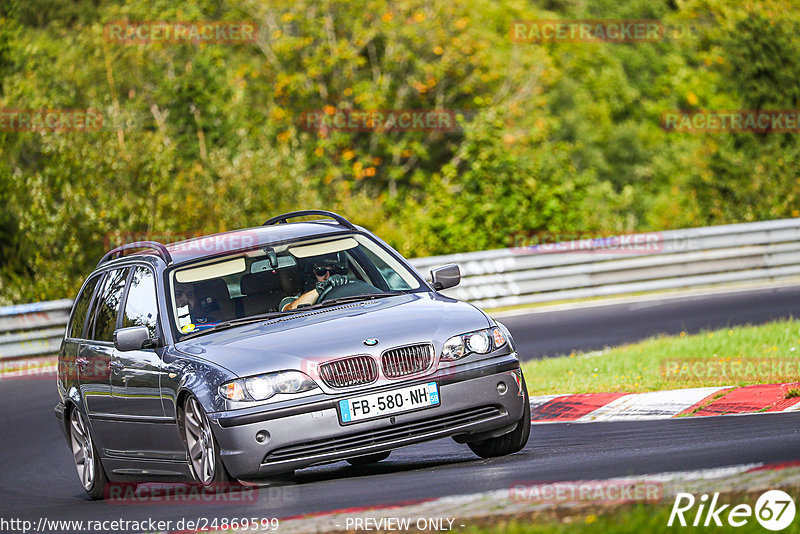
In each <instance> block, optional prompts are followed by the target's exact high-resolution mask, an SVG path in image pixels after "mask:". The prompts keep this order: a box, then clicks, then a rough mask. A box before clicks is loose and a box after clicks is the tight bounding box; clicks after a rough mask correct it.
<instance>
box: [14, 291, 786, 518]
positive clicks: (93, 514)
mask: <svg viewBox="0 0 800 534" xmlns="http://www.w3.org/2000/svg"><path fill="white" fill-rule="evenodd" d="M798 295H800V289H797V288H795V289H792V290H778V291H773V292H770V291H767V292H764V294H763V295H758V296H756V295H753V294H750V295H749V296H748V297H747V299H746V302H747V303H748V305H747V306H744V305H741V304H742V303H743V301H742V300H740V299H739V297H727V296H717V297H714V298H703V299H693V300H691V302H690V303H689V304H687V305H686V306H684V307H683V308H682V309H683V310H690V311H691V310H694V311H691V313H690V315H689V316H688V317H682V318H678V317H676V316H675V314H676V313H679V311H676V310H680V309H681V308H680V306H681V304H680V303H676V302H670V303H667V304H664V309H661V310H660V311H659V308H660V306H659V305H654V304H653V303H649V304H648V306H647V308H645V309H644V311H643V310H642V308H639V307H629V308H628V311H627V313H628V319H627V321H624V320H623V318H622V316H623V315H624V314H625V306H621V307H617V306H615V309H613V310H611V309H608V307H605V309H603V311H602V312H601V313H600V314H599V315H598V314H597V309H596V308H591V309H589V310H580V311H579V312H577V313H578V315H580V316H583V317H585V318H586V320H587V321H590V322H591V321H604V320H605V319H604V317H608V321H609V325H608V326H606V327H600V326H597V327H592V330H593V331H596V332H598V334H596V335H594V336H590V335H589V333H588V332H578V333H577V334H576V335H574V336H572V337H570V339H569V341H568V342H569V343H570V344H572V346H573V348H588V347H596V346H598V345H599V346H603V345H605V344H614V343H617V342H618V341H615V340H617V339H619V338H625V339H626V340H629V339H633V338H635V336H634V337H633V338H631V337H627V336H626V334H627V332H625V331H624V328H623V326H624V324H628V325H632V324H634V323H636V324H637V325H638V324H640V323H644V326H642V327H641V328H635V329H634V330H635V333H636V336H647V335H651V334H653V333H656V332H659V331H664V332H670V331H674V330H673V329H674V328H681V329H684V330H687V331H693V330H697V329H700V328H702V327H705V326H719V325H725V324H738V323H739V322H762V321H764V320H769V319H771V318H775V317H781V316H786V315H788V314H791V313H794V314H795V315H797V306H796V303H797V302H798V301H799V300H800V299H798V298H797V297H798ZM717 300H722V301H723V303H722V304H720V303H718V302H716V301H717ZM769 302H772V303H773V304H774V306H772V310H771V312H769V313H768V311H769V310H768V308H770V306H769V305H768V303H769ZM704 306H705V307H706V313H703V310H702V309H699V310H698V309H697V308H698V307H699V308H703V307H704ZM653 309H655V311H654V310H653ZM737 309H738V310H740V311H742V313H741V314H738V315H737V314H736V313H735V311H736V310H737ZM588 312H591V313H588ZM645 312H646V313H645ZM656 312H658V313H656ZM687 313H688V312H687ZM558 314H559V315H560V314H561V312H558ZM659 314H661V315H660V316H662V317H664V324H663V325H658V324H657V322H656V317H658V316H659ZM567 315H569V314H567ZM528 317H530V320H531V323H530V324H527V325H526V323H524V322H522V323H521V322H520V321H522V318H520V317H513V318H511V317H509V318H508V319H507V320H506V321H505V322H506V323H507V324H509V326H510V327H511V328H512V331H513V332H514V335H515V337H516V339H518V340H519V341H520V344H521V348H522V351H523V353H527V354H539V355H540V354H542V353H547V351H544V350H543V349H541V346H542V344H545V342H547V343H549V344H547V345H546V346H549V347H555V346H559V345H558V343H557V341H558V340H557V339H553V337H558V336H559V335H564V334H562V333H563V332H573V333H574V332H575V331H574V330H570V329H569V328H567V326H565V325H564V324H563V322H564V320H565V316H563V315H561V317H560V319H558V318H550V317H548V315H547V314H534V315H530V316H528ZM511 319H513V320H511ZM542 323H545V324H551V325H554V327H553V328H551V329H547V328H545V327H544V326H542ZM571 324H572V325H573V328H577V326H575V325H576V324H579V323H571ZM615 324H616V325H618V327H617V328H612V327H611V325H615ZM520 325H522V326H520ZM555 326H557V327H558V328H555ZM520 328H522V330H520ZM586 328H587V329H588V328H590V325H588V324H587V325H586ZM544 332H550V333H551V334H550V335H551V337H550V338H549V340H548V339H547V337H546V336H544V335H543V333H544ZM532 333H538V335H536V336H533V335H532ZM529 334H530V335H531V337H529ZM630 334H631V335H633V334H634V332H631V333H630ZM570 335H571V334H570ZM531 339H533V340H534V341H533V343H534V345H536V347H533V346H532V345H531V343H532V341H531ZM579 341H580V343H582V344H577V343H578V342H579ZM547 350H553V349H547ZM536 351H540V352H538V353H537V352H536ZM56 401H57V395H56V392H55V385H54V384H53V381H52V377H51V378H49V379H47V380H45V379H27V380H5V381H2V380H0V406H2V409H3V416H2V419H0V421H2V423H1V424H0V458H2V461H0V519H5V520H9V519H27V520H31V521H34V523H36V522H38V521H39V519H40V518H47V519H48V520H54V519H73V520H116V519H120V518H122V519H128V520H136V521H141V520H146V519H155V520H158V519H161V520H172V521H173V522H175V521H178V520H180V519H186V518H198V517H206V518H214V517H217V518H229V519H230V518H234V517H278V518H286V517H292V516H298V515H305V514H314V513H322V512H326V511H331V510H338V509H343V508H353V507H371V506H381V505H391V504H395V503H399V502H404V501H417V500H422V499H429V498H434V497H441V496H446V495H456V494H466V493H475V492H481V491H489V490H497V489H507V488H509V486H511V485H512V484H513V483H518V482H521V481H558V480H586V479H592V478H607V477H617V476H633V475H644V474H648V473H659V472H669V471H684V470H696V469H704V468H710V467H722V466H727V465H736V464H743V463H753V462H784V461H792V460H798V459H800V432H798V431H800V413H782V414H757V415H751V416H737V417H718V418H696V419H671V420H660V421H631V422H606V423H590V424H568V423H561V424H549V425H535V426H534V427H533V430H532V434H531V440H530V441H529V443H528V445H527V447H526V448H525V449H524V450H523V451H522V452H520V453H517V454H515V455H512V456H509V457H505V458H498V459H492V460H481V459H478V458H477V457H476V456H474V455H473V454H472V453H471V451H470V450H469V449H468V448H467V447H466V446H464V445H459V444H456V443H454V442H453V441H451V440H449V439H448V440H439V441H436V442H432V443H428V444H422V445H416V446H413V447H408V448H405V449H401V450H398V451H394V452H393V453H392V456H391V457H390V458H389V459H388V460H386V461H384V462H381V463H380V464H376V465H373V466H368V467H358V468H356V467H351V466H349V464H346V463H344V462H339V463H336V464H330V465H326V466H319V467H315V468H310V469H306V470H302V471H299V472H298V473H297V474H296V476H295V478H294V480H293V481H292V482H289V483H282V484H283V485H278V486H274V487H272V489H270V488H261V489H260V490H259V500H258V502H257V503H247V504H242V503H241V502H225V501H224V500H220V502H216V503H213V504H208V503H207V504H180V505H178V504H175V503H171V504H170V505H169V506H165V505H163V504H158V503H153V502H148V503H136V504H127V505H125V504H109V503H106V502H102V501H99V502H91V501H89V500H88V499H87V498H86V497H85V495H84V493H83V490H82V489H81V487H80V484H79V482H78V478H77V475H76V473H75V469H74V467H73V464H72V459H71V457H70V452H69V450H68V448H67V445H66V442H65V440H64V438H63V436H62V434H61V432H60V430H59V429H58V427H57V425H56V422H55V418H54V416H53V411H52V409H53V406H54V405H55V403H56ZM720 489H722V488H720ZM173 524H174V523H173ZM2 530H3V531H4V532H14V530H11V529H5V528H4V529H2Z"/></svg>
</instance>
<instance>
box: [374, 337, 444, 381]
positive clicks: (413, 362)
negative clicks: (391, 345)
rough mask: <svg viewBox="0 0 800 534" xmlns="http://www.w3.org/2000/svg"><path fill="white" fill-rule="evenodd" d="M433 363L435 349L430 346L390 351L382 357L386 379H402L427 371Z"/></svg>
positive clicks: (416, 346)
mask: <svg viewBox="0 0 800 534" xmlns="http://www.w3.org/2000/svg"><path fill="white" fill-rule="evenodd" d="M432 363H433V347H432V346H431V345H429V344H424V345H409V346H407V347H399V348H396V349H389V350H387V351H386V352H384V353H383V355H382V356H381V365H382V366H383V374H384V376H386V378H400V377H403V376H409V375H415V374H418V373H421V372H423V371H425V370H427V369H428V368H429V367H430V366H431V364H432Z"/></svg>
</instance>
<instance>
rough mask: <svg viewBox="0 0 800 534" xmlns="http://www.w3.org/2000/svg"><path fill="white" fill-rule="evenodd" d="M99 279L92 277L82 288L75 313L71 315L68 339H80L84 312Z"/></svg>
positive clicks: (84, 317)
mask: <svg viewBox="0 0 800 534" xmlns="http://www.w3.org/2000/svg"><path fill="white" fill-rule="evenodd" d="M101 278H102V276H94V277H92V278H91V279H90V280H89V281H88V282H86V285H85V286H83V291H82V292H81V294H80V295H79V296H78V300H77V302H76V303H75V313H73V314H72V319H71V322H70V326H69V337H71V338H75V339H80V338H81V337H82V335H83V323H84V322H85V321H86V312H87V311H88V310H89V303H91V301H92V293H94V288H95V287H96V286H97V282H98V281H99V280H100V279H101Z"/></svg>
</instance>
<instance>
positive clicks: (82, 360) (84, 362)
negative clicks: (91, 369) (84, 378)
mask: <svg viewBox="0 0 800 534" xmlns="http://www.w3.org/2000/svg"><path fill="white" fill-rule="evenodd" d="M75 363H77V364H78V366H79V367H86V366H87V365H89V360H87V359H86V358H84V357H80V358H76V359H75Z"/></svg>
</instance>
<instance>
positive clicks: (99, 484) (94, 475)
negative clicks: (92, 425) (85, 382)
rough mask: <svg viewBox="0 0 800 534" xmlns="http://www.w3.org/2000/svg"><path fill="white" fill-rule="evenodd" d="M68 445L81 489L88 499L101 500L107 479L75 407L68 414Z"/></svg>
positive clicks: (88, 433)
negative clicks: (87, 495)
mask: <svg viewBox="0 0 800 534" xmlns="http://www.w3.org/2000/svg"><path fill="white" fill-rule="evenodd" d="M69 443H70V447H71V448H72V458H73V460H74V461H75V468H76V469H77V470H78V478H79V479H80V481H81V485H82V486H83V489H84V490H86V493H88V494H89V498H90V499H92V500H96V499H102V498H103V492H104V491H105V488H106V484H107V483H108V477H106V472H105V471H104V470H103V466H102V465H101V464H100V456H99V455H98V454H97V450H96V449H95V447H94V442H93V441H92V435H91V433H90V432H89V425H88V424H87V423H86V419H84V417H83V414H81V411H80V410H79V409H78V407H77V406H75V407H73V408H72V410H71V411H70V414H69Z"/></svg>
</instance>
